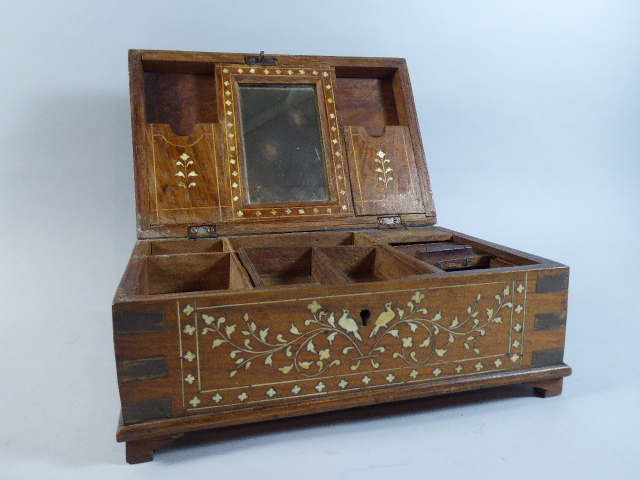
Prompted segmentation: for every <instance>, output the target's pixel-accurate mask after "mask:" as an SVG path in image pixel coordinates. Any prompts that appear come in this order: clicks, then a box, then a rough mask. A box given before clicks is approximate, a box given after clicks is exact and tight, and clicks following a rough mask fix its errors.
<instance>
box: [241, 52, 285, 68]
mask: <svg viewBox="0 0 640 480" xmlns="http://www.w3.org/2000/svg"><path fill="white" fill-rule="evenodd" d="M244 63H246V64H247V65H263V66H265V67H266V66H269V67H271V66H274V65H277V64H278V59H277V58H276V57H265V56H264V50H262V51H260V55H258V56H255V55H253V56H248V57H244Z"/></svg>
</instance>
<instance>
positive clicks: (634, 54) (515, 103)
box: [0, 0, 640, 480]
mask: <svg viewBox="0 0 640 480" xmlns="http://www.w3.org/2000/svg"><path fill="white" fill-rule="evenodd" d="M639 24H640V4H639V3H638V2H633V1H613V0H602V1H563V2H558V1H536V2H513V1H444V0H443V1H414V2H409V1H395V2H391V1H385V2H373V1H366V2H365V1H344V0H343V1H334V0H325V1H315V2H301V1H297V2H286V1H279V0H271V1H268V2H257V1H256V2H241V1H237V2H222V1H217V2H175V1H174V2H169V1H162V0H155V1H139V2H132V1H128V2H124V1H113V2H73V1H69V2H30V1H21V2H4V4H3V5H2V9H1V14H0V65H1V67H0V72H1V74H0V175H1V177H0V178H1V179H2V188H0V195H1V202H2V204H1V205H2V207H1V208H0V212H1V215H2V216H1V217H0V221H1V223H2V226H3V228H2V235H1V238H2V244H1V249H0V252H1V253H0V255H1V256H2V257H1V259H0V268H1V270H0V273H1V274H0V281H1V282H2V283H1V285H0V287H1V289H2V299H3V301H4V302H5V304H4V306H3V308H2V310H1V312H2V313H0V327H1V331H0V332H1V333H0V365H1V366H0V375H1V376H0V385H1V386H0V404H1V405H2V407H3V408H2V410H1V411H2V413H0V425H1V427H0V471H1V472H2V473H0V477H2V478H7V479H16V478H46V479H57V478H64V479H73V478H78V479H86V478H101V479H102V478H118V479H121V478H130V479H135V478H153V479H162V478H184V479H193V478H212V477H213V476H215V478H221V479H225V480H226V479H233V478H297V479H300V478H304V479H315V478H321V479H327V478H345V479H365V478H366V479H368V480H373V479H386V478H409V477H411V478H443V477H445V476H446V478H463V477H469V478H471V477H473V478H478V479H480V478H492V479H493V478H518V479H520V480H525V479H534V478H535V479H537V478H540V477H541V476H545V477H546V478H558V477H560V475H562V477H563V478H594V479H597V478H616V479H623V478H629V479H631V478H637V475H638V474H637V471H638V468H639V467H640V460H639V456H638V451H639V447H640V436H639V434H638V431H639V430H640V415H639V408H640V381H639V364H640V354H639V353H638V351H639V348H638V343H639V340H640V321H639V319H638V310H639V308H638V297H639V296H640V295H639V293H638V292H639V291H640V290H639V287H640V285H639V282H638V267H639V266H640V265H639V262H638V258H639V255H638V246H637V236H638V233H639V228H638V215H637V211H638V207H639V206H640V205H639V199H640V196H639V194H638V188H637V183H638V180H639V179H640V175H639V173H640V170H639V169H640V167H639V165H640V158H639V157H640V136H639V133H640V132H639V127H640V28H638V25H639ZM129 48H155V49H176V50H202V51H232V52H234V51H235V52H244V51H248V52H252V51H255V52H258V51H259V50H265V51H266V52H267V53H289V54H310V55H353V56H399V57H405V58H407V61H408V64H409V69H410V72H411V77H412V83H413V88H414V93H415V99H416V104H417V109H418V113H419V118H420V124H421V129H422V134H423V138H424V142H425V147H426V151H427V156H428V162H429V171H430V173H431V180H432V183H433V190H434V195H435V200H436V207H437V211H438V217H439V224H440V225H442V226H445V227H449V228H453V229H457V230H460V231H463V232H465V233H468V234H471V235H475V236H478V237H481V238H484V239H487V240H490V241H494V242H497V243H501V244H505V245H509V246H512V247H515V248H518V249H521V250H525V251H528V252H531V253H534V254H538V255H541V256H544V257H548V258H551V259H554V260H558V261H560V262H564V263H566V264H568V265H570V266H571V268H572V271H571V288H570V292H571V294H570V305H569V323H568V331H567V333H568V339H567V347H566V357H565V358H566V361H567V363H569V364H570V365H571V366H572V367H573V368H574V372H575V373H574V374H573V376H571V377H569V378H568V379H567V381H566V382H565V393H564V394H563V395H562V396H561V397H556V398H552V399H547V400H541V399H538V398H535V397H531V396H528V395H527V393H526V392H525V391H521V390H518V389H516V390H515V391H510V392H507V393H505V392H502V393H499V392H498V393H496V392H487V393H483V394H462V395H459V396H455V397H449V398H447V399H431V400H429V399H428V400H423V401H417V402H410V403H405V404H401V405H394V406H391V407H390V408H388V409H367V410H364V411H358V412H347V413H342V414H337V415H335V416H331V417H323V418H322V419H317V420H314V421H306V420H302V421H301V420H289V421H284V422H280V423H276V424H273V425H268V426H262V427H242V428H238V429H232V430H226V431H223V432H220V433H219V434H217V435H215V436H210V437H208V438H207V441H206V442H205V443H203V444H200V445H198V446H196V447H192V448H177V449H171V450H168V451H166V452H164V453H160V454H158V455H157V458H156V461H154V462H153V463H151V464H145V465H139V466H135V467H129V466H126V465H125V464H124V445H123V444H116V442H115V428H116V422H117V417H118V413H119V403H118V396H117V388H116V375H115V365H114V358H113V350H112V348H113V347H112V340H111V325H110V303H111V299H112V296H113V293H114V292H115V288H116V285H117V283H118V281H119V279H120V276H121V274H122V273H123V270H124V268H125V265H126V263H127V260H128V257H129V255H130V253H131V249H132V247H133V243H134V240H135V223H134V220H135V218H134V217H135V210H134V197H133V178H132V152H131V141H130V123H129V122H130V120H129V118H130V117H129V100H128V95H129V93H128V77H127V62H126V55H127V49H129ZM205 475H206V476H205Z"/></svg>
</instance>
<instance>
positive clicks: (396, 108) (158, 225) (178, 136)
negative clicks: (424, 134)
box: [129, 50, 436, 238]
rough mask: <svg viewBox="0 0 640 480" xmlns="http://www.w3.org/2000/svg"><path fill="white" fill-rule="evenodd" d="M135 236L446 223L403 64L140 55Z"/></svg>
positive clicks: (136, 62) (133, 63)
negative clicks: (439, 211)
mask: <svg viewBox="0 0 640 480" xmlns="http://www.w3.org/2000/svg"><path fill="white" fill-rule="evenodd" d="M129 68H130V86H131V109H132V125H133V146H134V161H135V182H136V209H137V221H138V237H139V238H159V237H185V236H190V237H198V236H215V235H225V234H242V233H263V232H265V233H266V232H278V231H313V230H326V229H339V228H365V227H372V226H376V225H378V226H381V227H395V226H402V225H431V224H434V223H435V222H436V214H435V208H434V204H433V198H432V193H431V186H430V183H429V176H428V172H427V165H426V160H425V155H424V149H423V145H422V140H421V137H420V130H419V127H418V119H417V115H416V111H415V105H414V100H413V94H412V91H411V84H410V81H409V73H408V70H407V66H406V62H405V60H404V59H396V58H354V57H318V56H288V55H269V56H264V55H262V54H261V55H260V56H256V55H253V56H252V55H248V54H228V53H196V52H168V51H149V50H131V51H130V52H129Z"/></svg>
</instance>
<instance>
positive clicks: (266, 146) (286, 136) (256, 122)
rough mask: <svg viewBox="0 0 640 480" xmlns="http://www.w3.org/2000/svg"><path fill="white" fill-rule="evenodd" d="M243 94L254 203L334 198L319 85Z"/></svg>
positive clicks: (248, 88) (255, 88)
mask: <svg viewBox="0 0 640 480" xmlns="http://www.w3.org/2000/svg"><path fill="white" fill-rule="evenodd" d="M239 90H240V110H241V117H242V132H243V136H244V151H245V163H246V175H247V185H248V195H249V203H290V202H319V201H327V200H329V187H328V184H327V172H326V168H325V163H324V154H323V147H322V133H321V130H320V119H319V113H318V103H317V97H316V91H315V86H313V85H248V84H241V85H240V86H239Z"/></svg>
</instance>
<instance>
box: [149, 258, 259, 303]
mask: <svg viewBox="0 0 640 480" xmlns="http://www.w3.org/2000/svg"><path fill="white" fill-rule="evenodd" d="M143 262H144V265H143V268H142V279H141V280H142V281H141V282H140V283H141V285H143V291H142V292H141V293H144V294H148V295H159V294H165V293H185V292H199V291H206V290H242V289H247V288H251V287H252V286H251V282H250V281H249V279H248V277H247V275H246V272H245V271H244V270H243V268H242V265H240V263H239V262H238V259H237V258H236V256H235V254H232V253H182V254H175V255H173V254H172V255H153V256H149V257H146V258H145V259H144V261H143Z"/></svg>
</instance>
